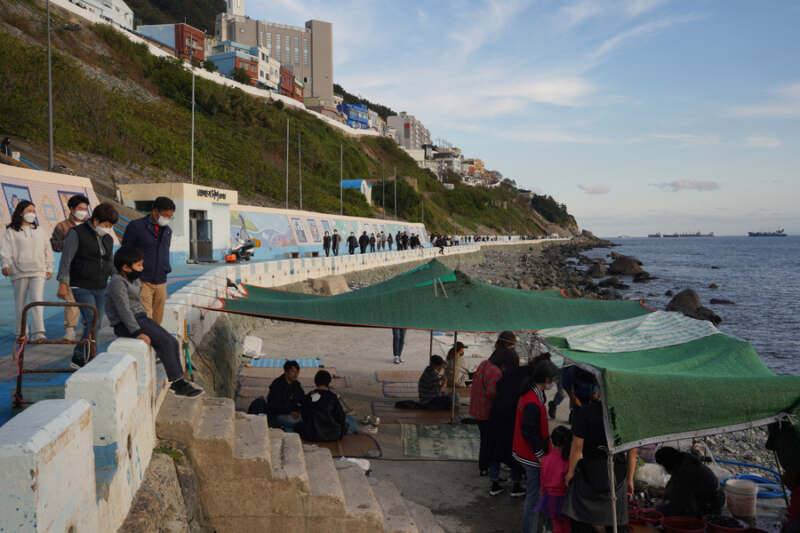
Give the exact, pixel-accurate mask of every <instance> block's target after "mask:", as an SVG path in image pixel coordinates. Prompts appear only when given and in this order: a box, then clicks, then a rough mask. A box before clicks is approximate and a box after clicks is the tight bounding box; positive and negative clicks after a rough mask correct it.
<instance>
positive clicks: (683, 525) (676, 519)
mask: <svg viewBox="0 0 800 533" xmlns="http://www.w3.org/2000/svg"><path fill="white" fill-rule="evenodd" d="M661 525H663V526H664V532H665V533H703V532H704V531H705V530H706V523H705V521H704V520H700V519H698V518H692V517H689V516H667V517H665V518H664V520H663V521H662V522H661Z"/></svg>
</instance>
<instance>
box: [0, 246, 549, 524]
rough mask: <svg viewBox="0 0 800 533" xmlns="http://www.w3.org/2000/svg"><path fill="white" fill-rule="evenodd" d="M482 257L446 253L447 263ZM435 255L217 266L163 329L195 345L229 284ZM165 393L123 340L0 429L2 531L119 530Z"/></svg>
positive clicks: (271, 281)
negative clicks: (59, 394)
mask: <svg viewBox="0 0 800 533" xmlns="http://www.w3.org/2000/svg"><path fill="white" fill-rule="evenodd" d="M551 240H565V239H551ZM524 242H525V241H515V242H514V244H523V243H524ZM530 242H531V243H533V242H542V241H530ZM493 244H495V243H481V245H484V246H485V245H493ZM496 244H505V243H502V242H500V243H496ZM479 248H480V245H478V244H471V245H464V246H456V247H452V248H446V249H445V255H456V254H464V253H471V252H476V251H478V250H479ZM438 254H439V250H438V249H437V248H433V249H432V248H425V249H421V250H409V251H406V252H382V253H371V254H364V255H344V256H338V257H315V258H302V259H287V260H283V261H270V262H265V263H252V264H242V265H232V266H223V267H219V268H216V269H214V270H212V271H210V272H208V273H207V274H204V275H203V276H201V277H199V278H198V279H196V280H195V281H193V282H192V283H190V284H189V285H187V286H185V287H184V288H182V289H180V290H179V291H177V292H176V293H174V294H173V295H172V296H170V298H169V300H168V301H167V310H166V313H165V318H164V323H163V325H164V327H165V328H166V329H167V330H168V331H170V332H171V333H173V334H175V335H176V336H177V337H178V339H179V340H183V336H184V320H187V321H188V324H189V328H190V332H191V333H190V334H191V336H192V337H193V338H194V339H202V338H203V336H204V335H205V334H206V333H207V332H208V331H209V330H210V329H211V327H212V326H213V325H214V322H215V320H216V318H217V316H218V315H219V313H216V312H214V311H209V310H205V309H198V307H197V306H203V307H205V306H207V307H210V306H213V305H214V304H215V303H216V302H217V301H218V298H221V297H223V296H224V295H225V291H226V285H227V280H228V279H231V280H233V281H241V282H244V283H249V284H253V285H260V286H264V287H275V286H279V285H285V284H288V283H295V282H298V281H303V280H306V279H308V278H319V277H324V276H329V275H333V274H345V273H347V272H356V271H360V270H367V269H371V268H378V267H384V266H390V265H397V264H401V263H407V262H409V261H419V260H425V259H431V258H434V257H437V256H438ZM166 385H167V384H166V382H165V381H164V380H163V378H162V380H160V381H159V379H158V377H157V374H156V369H155V357H154V356H153V355H152V354H151V353H150V350H149V349H148V347H147V346H146V345H145V344H144V343H143V342H142V341H139V340H135V339H117V340H115V341H114V342H113V343H111V345H110V346H109V347H108V351H107V352H104V353H102V354H100V355H99V356H98V357H97V358H95V359H94V360H93V361H92V362H91V363H89V364H87V365H86V366H85V367H83V368H82V369H80V370H78V371H77V372H75V373H74V374H72V376H71V377H70V378H69V379H68V380H67V383H66V389H65V399H64V400H45V401H41V402H38V403H36V404H34V405H32V406H31V407H29V408H27V409H26V410H25V411H23V412H22V413H20V414H18V415H17V416H15V417H14V418H12V419H11V420H10V421H9V422H8V423H6V424H5V425H3V426H2V427H0V472H2V481H0V531H15V532H48V533H49V532H53V533H56V532H57V533H64V532H72V533H95V532H113V531H116V530H117V529H118V528H119V527H120V525H121V524H122V522H123V521H124V520H125V517H126V516H127V514H128V511H129V509H130V506H131V503H132V501H133V498H134V496H135V495H136V491H137V490H138V488H139V487H140V486H141V483H142V481H143V477H144V473H145V471H146V470H147V467H148V465H149V464H150V458H151V456H152V453H153V448H154V446H155V444H156V434H155V419H156V415H157V413H158V410H159V408H160V407H161V402H163V399H164V396H165V395H166V394H167V387H166Z"/></svg>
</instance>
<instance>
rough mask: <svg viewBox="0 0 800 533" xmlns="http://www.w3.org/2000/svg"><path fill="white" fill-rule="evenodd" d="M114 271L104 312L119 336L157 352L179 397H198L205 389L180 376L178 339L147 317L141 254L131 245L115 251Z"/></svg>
mask: <svg viewBox="0 0 800 533" xmlns="http://www.w3.org/2000/svg"><path fill="white" fill-rule="evenodd" d="M114 266H115V267H116V270H117V272H116V273H115V274H114V275H113V276H111V281H110V282H109V283H108V288H107V289H106V294H105V304H106V314H107V315H108V320H109V322H110V323H111V326H112V327H113V328H114V333H115V334H116V335H117V336H118V337H128V338H133V339H139V340H143V341H144V342H145V343H147V345H148V346H152V347H153V349H154V350H155V351H156V356H158V358H159V359H161V362H162V363H163V364H164V370H165V371H166V373H167V379H168V380H169V381H170V383H171V385H170V389H172V391H173V392H175V394H177V395H178V396H189V397H192V396H197V395H199V394H202V393H203V392H204V391H203V390H202V389H198V388H196V387H195V386H193V385H192V384H191V383H189V382H188V381H186V380H184V379H183V366H182V365H181V359H180V352H179V350H178V341H177V340H175V338H174V337H173V336H172V335H170V334H169V332H168V331H167V330H165V329H164V328H162V327H161V326H160V325H158V324H156V323H155V322H154V321H153V320H152V319H150V318H148V317H147V313H146V312H145V310H144V306H143V305H142V299H141V297H140V296H139V293H140V292H141V288H142V286H141V282H140V281H139V276H140V275H141V274H142V270H143V269H144V256H143V255H142V253H141V252H140V251H139V250H137V249H136V248H133V247H131V246H122V247H121V248H120V249H119V250H117V253H115V254H114Z"/></svg>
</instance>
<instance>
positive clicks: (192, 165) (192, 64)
mask: <svg viewBox="0 0 800 533" xmlns="http://www.w3.org/2000/svg"><path fill="white" fill-rule="evenodd" d="M193 52H194V50H190V51H189V68H191V69H192V157H191V161H192V162H191V170H190V175H191V178H192V184H194V62H193V61H192V59H193V58H194V53H193Z"/></svg>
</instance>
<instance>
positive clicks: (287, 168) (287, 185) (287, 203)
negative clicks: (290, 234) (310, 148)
mask: <svg viewBox="0 0 800 533" xmlns="http://www.w3.org/2000/svg"><path fill="white" fill-rule="evenodd" d="M286 209H289V119H288V118H287V119H286Z"/></svg>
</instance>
